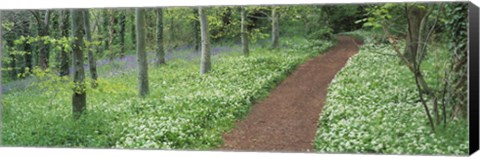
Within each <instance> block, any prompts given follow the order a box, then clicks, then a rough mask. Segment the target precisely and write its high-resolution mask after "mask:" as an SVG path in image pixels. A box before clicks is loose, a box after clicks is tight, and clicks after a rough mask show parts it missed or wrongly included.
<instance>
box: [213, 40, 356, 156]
mask: <svg viewBox="0 0 480 157" xmlns="http://www.w3.org/2000/svg"><path fill="white" fill-rule="evenodd" d="M358 44H361V41H358V40H354V39H353V38H352V37H346V36H340V37H338V42H337V45H336V46H335V47H333V48H332V49H330V50H329V51H328V52H326V53H324V54H322V55H320V56H318V57H315V58H313V59H311V60H309V61H307V62H306V63H304V64H302V65H300V66H299V67H298V68H297V69H296V70H295V71H294V72H293V73H292V74H291V75H290V76H289V77H287V78H286V79H285V80H284V81H283V82H282V83H281V84H280V85H279V86H278V87H277V88H276V89H274V90H273V91H272V92H271V93H270V96H268V97H267V98H266V99H265V100H263V101H262V102H259V103H258V104H255V105H254V106H253V107H252V110H251V111H250V113H249V115H248V116H247V117H246V118H245V119H243V120H241V121H238V122H237V123H236V127H235V128H234V129H233V130H232V131H231V132H228V133H226V134H224V136H223V139H224V142H225V144H224V145H223V147H222V148H220V150H235V151H278V152H308V151H313V140H314V137H315V132H316V130H317V122H318V118H319V114H320V112H321V111H322V108H323V104H324V101H325V98H326V96H327V88H328V85H329V83H330V82H331V81H332V79H333V78H334V76H335V74H336V73H337V72H338V71H339V70H340V69H342V67H343V66H344V65H345V63H346V61H347V60H348V58H350V57H351V56H352V55H354V54H355V53H357V52H358Z"/></svg>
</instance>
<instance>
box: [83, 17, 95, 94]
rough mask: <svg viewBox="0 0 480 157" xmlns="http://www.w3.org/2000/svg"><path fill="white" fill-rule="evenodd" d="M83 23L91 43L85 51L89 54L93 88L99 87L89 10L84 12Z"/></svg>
mask: <svg viewBox="0 0 480 157" xmlns="http://www.w3.org/2000/svg"><path fill="white" fill-rule="evenodd" d="M83 15H84V16H83V17H84V18H83V21H84V27H85V35H86V38H87V41H88V42H89V44H88V47H86V49H85V50H87V53H88V65H89V68H90V69H89V70H90V76H91V78H92V81H93V82H92V87H94V88H95V87H97V78H98V75H97V62H96V60H95V54H93V51H92V42H93V40H92V36H91V33H90V12H89V11H88V10H84V11H83Z"/></svg>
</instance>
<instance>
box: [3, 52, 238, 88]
mask: <svg viewBox="0 0 480 157" xmlns="http://www.w3.org/2000/svg"><path fill="white" fill-rule="evenodd" d="M237 47H239V44H237ZM237 47H234V46H220V45H214V46H213V47H212V49H211V54H212V55H219V54H222V53H232V52H233V51H234V50H236V48H237ZM178 52H183V53H178ZM184 52H187V53H184ZM147 54H148V55H149V56H150V57H149V58H151V59H150V60H149V65H150V66H152V65H153V64H154V61H155V60H154V58H155V57H154V55H155V52H148V53H147ZM198 58H200V52H199V51H195V50H190V48H189V47H188V46H183V47H178V48H175V49H168V50H166V51H165V60H166V61H170V60H174V59H183V60H187V61H191V60H194V59H198ZM103 66H111V67H112V68H109V69H108V70H107V71H99V69H100V68H101V67H103ZM136 68H137V56H136V54H129V55H125V56H124V57H117V58H115V59H113V60H112V59H100V60H98V61H97V73H98V76H99V77H111V76H115V75H118V74H126V73H128V72H129V71H130V70H134V69H136ZM84 69H85V74H86V75H87V76H89V74H90V73H89V65H88V64H85V65H84ZM70 74H73V68H72V67H70ZM34 81H35V79H33V78H27V79H19V80H15V81H12V82H8V83H5V84H2V92H3V93H9V92H11V91H15V90H25V89H26V88H27V87H28V86H30V85H31V84H32V83H33V82H34Z"/></svg>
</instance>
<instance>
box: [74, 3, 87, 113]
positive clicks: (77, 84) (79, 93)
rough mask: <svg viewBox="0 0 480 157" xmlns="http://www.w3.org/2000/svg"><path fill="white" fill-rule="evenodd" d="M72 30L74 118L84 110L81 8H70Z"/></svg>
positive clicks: (82, 18)
mask: <svg viewBox="0 0 480 157" xmlns="http://www.w3.org/2000/svg"><path fill="white" fill-rule="evenodd" d="M70 14H71V16H72V31H73V37H74V39H73V43H72V50H73V70H74V71H73V83H74V88H73V98H72V110H73V116H74V118H75V119H78V118H80V115H81V114H83V113H84V112H85V110H86V100H87V93H86V91H85V80H84V79H85V70H84V68H83V50H84V47H85V46H84V43H83V37H84V32H83V31H84V21H83V20H84V16H83V10H80V9H72V10H71V12H70Z"/></svg>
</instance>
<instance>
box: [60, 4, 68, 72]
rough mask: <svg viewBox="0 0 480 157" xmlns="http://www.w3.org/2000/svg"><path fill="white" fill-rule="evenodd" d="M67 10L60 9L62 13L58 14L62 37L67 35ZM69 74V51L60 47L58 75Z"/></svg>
mask: <svg viewBox="0 0 480 157" xmlns="http://www.w3.org/2000/svg"><path fill="white" fill-rule="evenodd" d="M69 16H70V14H69V11H68V10H62V15H61V16H60V18H61V21H62V22H61V23H60V30H61V32H62V36H63V37H68V36H69V33H68V32H69V24H70V19H69ZM67 75H70V52H68V51H67V50H65V49H64V48H62V50H61V52H60V76H67Z"/></svg>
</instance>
